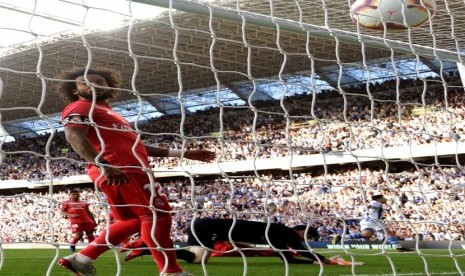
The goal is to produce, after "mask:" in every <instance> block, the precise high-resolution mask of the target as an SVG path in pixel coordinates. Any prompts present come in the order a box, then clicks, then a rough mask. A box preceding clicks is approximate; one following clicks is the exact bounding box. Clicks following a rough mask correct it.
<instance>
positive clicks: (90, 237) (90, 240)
mask: <svg viewBox="0 0 465 276" xmlns="http://www.w3.org/2000/svg"><path fill="white" fill-rule="evenodd" d="M87 240H88V241H89V243H91V242H93V241H94V240H95V236H94V234H87Z"/></svg>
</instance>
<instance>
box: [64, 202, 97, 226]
mask: <svg viewBox="0 0 465 276" xmlns="http://www.w3.org/2000/svg"><path fill="white" fill-rule="evenodd" d="M61 210H62V211H63V212H65V213H68V214H70V215H78V216H77V217H70V218H69V221H70V222H71V224H80V223H86V222H91V223H94V221H93V220H92V218H91V217H90V216H89V213H88V212H89V211H90V210H89V203H87V202H85V201H80V200H78V201H73V200H65V201H63V203H62V205H61Z"/></svg>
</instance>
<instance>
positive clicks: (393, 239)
mask: <svg viewBox="0 0 465 276" xmlns="http://www.w3.org/2000/svg"><path fill="white" fill-rule="evenodd" d="M384 232H385V234H386V238H387V241H388V243H390V244H391V245H392V247H393V248H395V249H396V250H397V251H399V252H408V251H413V249H411V248H405V247H403V246H402V244H401V243H400V240H399V238H398V237H397V235H396V233H394V232H393V231H392V230H390V229H389V228H385V231H384Z"/></svg>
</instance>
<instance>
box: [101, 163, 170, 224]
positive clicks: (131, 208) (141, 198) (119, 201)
mask: <svg viewBox="0 0 465 276" xmlns="http://www.w3.org/2000/svg"><path fill="white" fill-rule="evenodd" d="M127 174H128V176H129V183H128V184H123V185H118V186H115V185H112V186H110V185H108V184H107V181H106V179H105V178H103V177H101V178H99V179H97V185H98V186H99V188H100V189H101V190H102V191H103V192H104V193H105V195H106V196H107V200H108V203H109V204H110V207H111V211H112V213H113V215H114V217H115V219H117V220H131V219H135V218H139V219H142V220H152V219H153V218H154V215H155V212H156V211H155V209H157V210H161V211H171V206H170V205H169V202H168V199H167V197H166V196H165V195H162V194H160V191H159V190H160V189H161V187H160V184H159V183H158V182H156V183H154V193H153V194H154V196H153V200H152V202H153V207H154V208H155V209H154V210H153V211H152V210H151V209H150V198H151V195H152V192H151V185H150V178H149V177H148V175H147V174H146V173H131V172H130V173H127ZM162 213H164V215H166V214H167V213H166V212H162ZM162 213H160V214H162Z"/></svg>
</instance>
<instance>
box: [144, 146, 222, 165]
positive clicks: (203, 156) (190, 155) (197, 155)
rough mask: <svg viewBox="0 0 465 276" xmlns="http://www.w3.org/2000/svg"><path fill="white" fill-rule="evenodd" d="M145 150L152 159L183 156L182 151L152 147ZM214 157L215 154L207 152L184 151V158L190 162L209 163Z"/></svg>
mask: <svg viewBox="0 0 465 276" xmlns="http://www.w3.org/2000/svg"><path fill="white" fill-rule="evenodd" d="M145 148H146V149H147V153H148V155H149V156H153V157H177V158H181V156H182V155H183V152H182V150H172V149H166V148H158V147H152V146H147V145H146V146H145ZM215 157H216V153H215V152H213V151H209V150H186V151H184V158H187V159H191V160H198V161H204V162H209V161H212V160H214V159H215Z"/></svg>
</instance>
